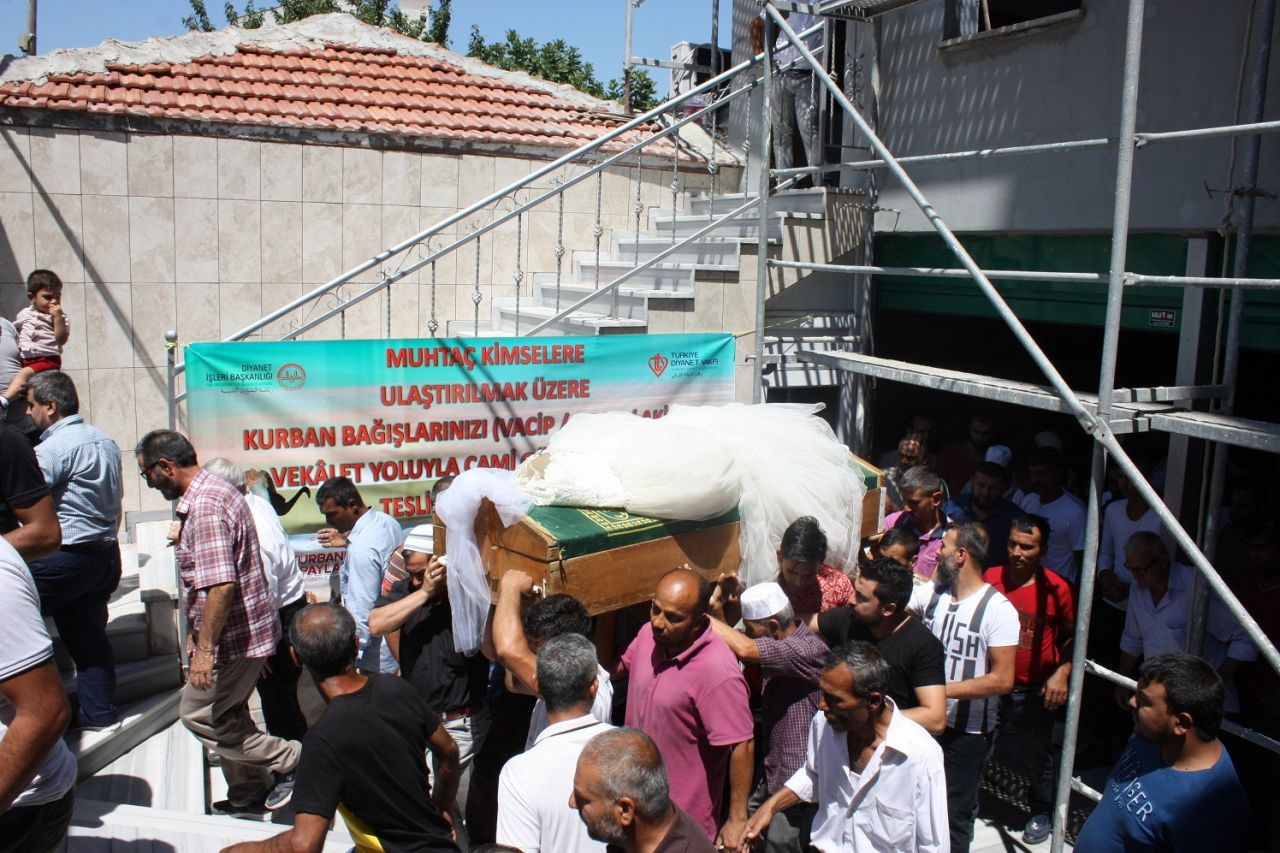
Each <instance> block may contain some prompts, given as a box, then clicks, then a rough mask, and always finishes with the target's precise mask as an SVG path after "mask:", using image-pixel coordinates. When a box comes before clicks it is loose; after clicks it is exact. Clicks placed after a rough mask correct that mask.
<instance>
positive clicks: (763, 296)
mask: <svg viewBox="0 0 1280 853" xmlns="http://www.w3.org/2000/svg"><path fill="white" fill-rule="evenodd" d="M765 8H766V9H768V8H769V7H768V6H765ZM763 40H764V62H763V67H764V74H763V75H762V76H761V78H760V80H761V89H760V92H761V95H760V148H759V151H758V154H757V156H758V157H759V158H760V174H759V176H758V177H759V189H758V190H757V194H756V198H757V199H758V200H759V202H760V209H759V210H758V211H757V212H758V213H759V214H760V232H759V233H760V242H759V245H758V247H757V249H756V323H755V334H754V340H752V342H751V348H752V352H753V354H754V356H755V358H753V359H752V361H751V402H753V403H761V402H763V401H764V309H765V304H766V303H767V302H768V299H769V241H768V240H767V239H766V238H767V236H768V234H769V175H770V172H769V158H770V156H772V154H773V152H772V150H771V149H772V148H773V48H774V42H775V41H776V40H777V34H776V33H774V31H773V20H772V19H771V18H770V17H769V16H767V15H766V16H765V19H764V37H763ZM806 58H811V57H806ZM749 132H750V129H748V133H749Z"/></svg>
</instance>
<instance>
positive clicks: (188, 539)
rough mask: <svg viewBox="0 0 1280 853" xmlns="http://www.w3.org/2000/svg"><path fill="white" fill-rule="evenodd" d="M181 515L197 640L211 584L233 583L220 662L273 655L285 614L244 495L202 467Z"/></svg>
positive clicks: (180, 554)
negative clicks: (264, 562) (264, 564)
mask: <svg viewBox="0 0 1280 853" xmlns="http://www.w3.org/2000/svg"><path fill="white" fill-rule="evenodd" d="M178 518H179V519H180V520H181V522H182V531H181V533H179V535H178V547H177V559H178V574H179V577H181V579H182V593H183V604H184V607H185V610H186V614H187V626H188V628H189V630H190V632H191V637H192V640H193V641H195V642H198V641H199V638H200V628H201V627H202V625H203V624H204V608H205V602H206V600H207V598H208V589H209V587H211V586H218V585H220V584H224V583H232V584H235V587H236V590H235V595H234V597H233V598H232V600H231V612H230V613H229V614H228V615H227V624H226V626H225V627H224V628H223V629H222V635H221V636H220V637H219V638H218V645H217V649H216V653H215V656H214V661H215V663H218V664H222V663H226V662H227V661H231V660H238V659H240V658H265V657H269V656H270V655H271V654H272V653H273V652H274V651H275V650H276V644H277V643H279V641H280V615H279V613H278V612H277V611H276V600H275V591H274V590H272V589H271V586H270V584H268V583H267V576H266V573H265V572H264V571H263V570H262V554H261V552H260V551H259V549H258V534H257V532H256V530H255V529H254V526H253V514H252V513H251V512H250V511H249V505H248V504H247V503H245V500H244V496H243V495H241V494H240V492H239V491H238V490H237V489H236V488H235V487H234V486H232V485H231V484H230V483H228V482H227V481H226V480H223V479H220V478H218V477H215V476H213V475H212V474H210V473H208V472H207V471H201V472H200V473H198V474H196V476H195V479H193V480H192V481H191V484H190V485H189V486H187V490H186V492H184V493H183V495H182V497H181V498H180V499H179V500H178Z"/></svg>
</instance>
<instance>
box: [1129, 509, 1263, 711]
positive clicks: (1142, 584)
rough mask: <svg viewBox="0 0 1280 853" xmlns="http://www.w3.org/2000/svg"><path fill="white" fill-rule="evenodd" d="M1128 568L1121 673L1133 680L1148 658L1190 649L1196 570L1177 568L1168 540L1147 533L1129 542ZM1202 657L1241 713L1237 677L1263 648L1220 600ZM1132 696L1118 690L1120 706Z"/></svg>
mask: <svg viewBox="0 0 1280 853" xmlns="http://www.w3.org/2000/svg"><path fill="white" fill-rule="evenodd" d="M1125 564H1126V566H1127V567H1128V570H1129V571H1130V573H1132V575H1133V585H1132V586H1131V587H1130V588H1129V611H1128V613H1127V614H1126V615H1125V623H1124V635H1123V636H1122V637H1121V638H1120V663H1119V665H1118V667H1117V670H1118V671H1119V673H1120V674H1121V675H1128V676H1132V675H1133V671H1134V668H1135V667H1136V666H1137V664H1138V661H1139V660H1141V659H1142V658H1152V657H1155V656H1156V655H1162V654H1173V653H1177V652H1181V651H1183V650H1184V649H1185V648H1186V643H1187V628H1188V627H1189V625H1190V621H1191V620H1190V619H1189V618H1188V617H1189V614H1190V611H1191V595H1192V592H1193V590H1194V588H1195V569H1194V568H1192V567H1191V566H1186V565H1183V564H1181V563H1173V562H1172V561H1171V560H1170V559H1169V550H1168V548H1167V547H1166V546H1165V544H1164V540H1162V539H1161V538H1160V537H1159V536H1157V535H1156V534H1155V533H1151V532H1149V531H1145V530H1144V531H1139V532H1138V533H1135V534H1133V536H1131V537H1129V541H1128V543H1126V545H1125ZM1200 657H1202V658H1204V660H1205V661H1206V662H1208V664H1209V665H1210V666H1211V667H1213V668H1214V669H1216V670H1217V671H1218V675H1220V676H1222V682H1223V684H1224V685H1225V687H1226V708H1225V709H1226V711H1227V712H1228V713H1231V712H1235V711H1239V710H1240V699H1239V696H1238V695H1237V694H1236V686H1235V678H1234V676H1235V674H1236V672H1237V671H1238V670H1239V669H1240V667H1241V666H1243V665H1244V664H1246V663H1248V662H1249V661H1252V660H1256V659H1257V657H1258V648H1257V646H1255V645H1254V644H1253V641H1252V640H1250V639H1249V635H1248V634H1246V633H1245V630H1244V628H1243V627H1242V626H1241V625H1240V622H1239V620H1238V619H1236V618H1235V617H1234V616H1232V615H1231V612H1230V611H1229V610H1227V608H1226V606H1224V605H1223V603H1222V602H1221V601H1220V600H1219V599H1218V597H1217V596H1216V595H1215V596H1212V597H1211V598H1210V599H1209V622H1208V624H1207V625H1206V626H1205V632H1204V649H1203V650H1202V653H1201V654H1200ZM1129 695H1130V694H1129V691H1127V690H1125V689H1124V688H1123V687H1117V688H1116V700H1117V701H1119V702H1122V703H1123V704H1126V705H1127V704H1128V702H1129Z"/></svg>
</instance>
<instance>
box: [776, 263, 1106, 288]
mask: <svg viewBox="0 0 1280 853" xmlns="http://www.w3.org/2000/svg"><path fill="white" fill-rule="evenodd" d="M769 266H771V267H777V268H779V269H792V270H812V271H816V272H836V273H849V274H870V275H891V276H909V277H918V278H964V279H969V278H973V276H972V275H970V273H969V271H968V270H964V269H946V268H939V267H877V266H868V265H866V264H820V263H812V262H809V261H769ZM983 272H984V273H985V274H986V276H987V278H992V279H1025V280H1027V281H1067V282H1080V283H1083V284H1103V283H1105V282H1106V280H1107V277H1106V276H1105V275H1104V274H1102V273H1096V272H1047V271H1044V270H983Z"/></svg>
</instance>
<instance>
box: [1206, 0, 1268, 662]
mask: <svg viewBox="0 0 1280 853" xmlns="http://www.w3.org/2000/svg"><path fill="white" fill-rule="evenodd" d="M1255 14H1256V15H1257V21H1256V22H1255V24H1254V31H1255V32H1257V33H1258V34H1259V41H1258V51H1257V54H1256V55H1255V56H1254V62H1253V71H1252V76H1253V92H1252V94H1253V97H1252V99H1251V101H1250V104H1249V110H1250V117H1251V118H1252V119H1253V120H1254V121H1258V120H1259V119H1261V118H1262V112H1263V110H1264V109H1265V106H1266V100H1267V67H1268V65H1269V64H1270V62H1271V28H1272V26H1273V25H1274V24H1275V18H1276V0H1262V2H1261V4H1260V5H1259V6H1258V7H1257V11H1256V13H1255ZM1247 47H1249V46H1248V45H1246V48H1247ZM1261 149H1262V138H1261V137H1260V136H1257V135H1254V136H1250V137H1248V138H1247V139H1245V140H1244V190H1245V193H1244V198H1243V204H1242V206H1241V208H1240V225H1239V227H1238V229H1237V231H1236V256H1235V265H1234V268H1233V269H1232V272H1233V273H1234V274H1235V277H1236V278H1244V277H1245V276H1247V275H1248V273H1249V251H1250V248H1251V247H1252V245H1253V213H1254V207H1255V204H1254V202H1255V201H1256V197H1255V195H1254V194H1253V193H1251V192H1249V190H1252V189H1256V188H1257V186H1258V157H1259V154H1260V152H1261ZM1244 298H1245V291H1244V289H1243V288H1241V287H1235V288H1232V290H1231V307H1230V310H1229V313H1228V315H1227V338H1226V346H1225V351H1224V353H1223V360H1222V384H1223V385H1225V386H1227V393H1226V396H1225V397H1223V399H1222V401H1221V403H1219V409H1218V412H1219V413H1220V414H1224V415H1230V414H1231V413H1232V412H1233V411H1234V410H1235V400H1236V378H1237V376H1238V374H1239V371H1240V334H1241V329H1242V328H1243V326H1244ZM1227 453H1228V448H1226V447H1223V446H1221V445H1219V446H1217V447H1215V448H1214V452H1213V471H1212V473H1211V474H1210V475H1209V501H1208V506H1207V507H1206V508H1205V522H1204V550H1205V552H1206V553H1209V554H1212V553H1214V552H1215V551H1217V546H1218V533H1219V529H1218V528H1219V526H1220V525H1219V519H1218V515H1219V513H1220V512H1221V509H1222V499H1223V493H1224V492H1225V490H1226V482H1227ZM1208 615H1209V595H1208V591H1207V590H1206V588H1205V584H1204V583H1203V582H1202V581H1201V580H1200V579H1198V578H1197V580H1196V586H1195V591H1194V594H1193V596H1192V601H1191V621H1190V623H1189V625H1190V633H1189V636H1188V639H1187V649H1188V650H1189V651H1191V652H1194V653H1195V654H1199V653H1200V650H1201V649H1202V648H1203V646H1204V625H1205V620H1206V619H1208Z"/></svg>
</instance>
